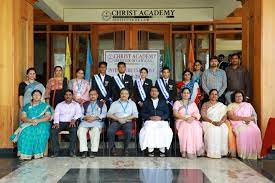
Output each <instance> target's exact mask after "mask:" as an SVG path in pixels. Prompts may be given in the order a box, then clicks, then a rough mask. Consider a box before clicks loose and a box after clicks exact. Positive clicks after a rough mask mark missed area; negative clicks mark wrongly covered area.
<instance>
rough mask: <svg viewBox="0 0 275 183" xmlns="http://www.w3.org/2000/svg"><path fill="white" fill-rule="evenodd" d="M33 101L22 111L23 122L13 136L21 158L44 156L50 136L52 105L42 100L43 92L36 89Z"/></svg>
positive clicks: (12, 138) (33, 93)
mask: <svg viewBox="0 0 275 183" xmlns="http://www.w3.org/2000/svg"><path fill="white" fill-rule="evenodd" d="M31 96H32V101H31V102H30V103H28V104H27V105H25V106H24V107H23V109H22V113H21V121H22V122H23V123H22V124H21V125H20V126H19V128H18V129H17V130H16V131H15V132H14V134H13V135H12V136H11V138H10V139H11V141H13V142H17V148H18V153H17V155H18V156H19V158H20V159H21V160H30V159H32V157H33V158H35V159H37V158H42V157H43V156H44V152H45V148H46V145H47V143H48V139H49V136H50V126H51V125H50V122H49V121H50V119H51V116H52V109H51V107H50V106H49V105H48V104H47V103H45V102H42V101H41V97H42V92H41V91H40V90H34V91H33V92H32V93H31Z"/></svg>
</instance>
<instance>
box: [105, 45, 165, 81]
mask: <svg viewBox="0 0 275 183" xmlns="http://www.w3.org/2000/svg"><path fill="white" fill-rule="evenodd" d="M104 61H105V62H107V63H108V68H107V73H108V74H109V75H111V76H114V75H115V74H117V73H118V71H117V63H118V62H125V63H126V74H129V75H131V76H133V79H134V80H135V79H137V78H139V75H140V74H139V70H140V69H141V68H142V67H145V68H147V69H148V78H150V79H152V80H153V82H154V81H156V80H157V79H158V78H159V74H160V51H159V50H104Z"/></svg>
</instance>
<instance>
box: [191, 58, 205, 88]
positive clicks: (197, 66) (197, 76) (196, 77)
mask: <svg viewBox="0 0 275 183" xmlns="http://www.w3.org/2000/svg"><path fill="white" fill-rule="evenodd" d="M202 74H203V68H202V62H201V61H200V60H196V61H195V63H194V70H193V76H192V80H193V81H195V82H197V83H198V84H199V86H201V77H202Z"/></svg>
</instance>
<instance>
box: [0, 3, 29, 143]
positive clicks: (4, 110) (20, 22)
mask: <svg viewBox="0 0 275 183" xmlns="http://www.w3.org/2000/svg"><path fill="white" fill-rule="evenodd" d="M31 3H33V1H30V0H28V1H27V0H22V1H17V0H2V1H1V6H0V12H1V16H0V40H1V44H0V60H1V63H0V82H1V85H0V90H1V92H0V111H1V113H0V129H1V133H0V139H1V140H0V148H12V147H13V144H12V143H11V142H10V141H9V136H10V135H11V134H12V132H13V131H14V129H15V128H16V127H17V126H18V97H17V96H18V84H19V82H20V81H22V80H24V75H25V71H26V68H27V67H29V66H31V65H32V64H33V7H32V4H31Z"/></svg>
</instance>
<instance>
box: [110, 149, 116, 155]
mask: <svg viewBox="0 0 275 183" xmlns="http://www.w3.org/2000/svg"><path fill="white" fill-rule="evenodd" d="M111 154H112V156H117V153H116V149H115V148H113V149H112V150H111Z"/></svg>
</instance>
